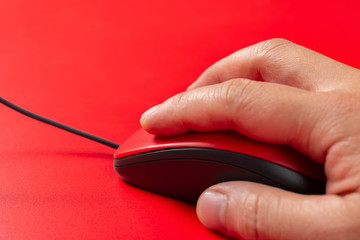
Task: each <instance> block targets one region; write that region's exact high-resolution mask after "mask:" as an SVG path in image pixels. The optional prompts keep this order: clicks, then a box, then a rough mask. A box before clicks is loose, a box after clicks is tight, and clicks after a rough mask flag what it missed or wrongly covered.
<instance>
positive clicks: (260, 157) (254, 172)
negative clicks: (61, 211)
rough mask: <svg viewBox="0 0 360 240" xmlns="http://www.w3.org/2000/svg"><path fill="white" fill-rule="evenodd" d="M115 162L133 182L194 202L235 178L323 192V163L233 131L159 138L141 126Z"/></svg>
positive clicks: (119, 169)
mask: <svg viewBox="0 0 360 240" xmlns="http://www.w3.org/2000/svg"><path fill="white" fill-rule="evenodd" d="M114 167H115V170H116V172H117V173H118V174H119V175H120V177H121V178H122V179H123V180H125V181H126V182H128V183H130V184H133V185H135V186H137V187H140V188H143V189H146V190H149V191H152V192H155V193H159V194H162V195H165V196H168V197H171V198H175V199H178V200H182V201H186V202H190V203H196V201H197V199H198V197H199V196H200V194H201V193H202V192H203V191H204V190H205V189H206V188H208V187H210V186H212V185H214V184H216V183H220V182H224V181H234V180H241V181H252V182H257V183H263V184H267V185H270V186H275V187H279V188H282V189H285V190H289V191H293V192H298V193H304V194H322V193H324V192H325V175H324V171H323V165H320V164H318V163H316V162H314V161H313V160H311V159H309V158H308V157H306V156H305V155H303V154H301V153H299V152H297V151H295V150H294V149H292V148H291V147H288V146H282V145H275V144H269V143H263V142H259V141H255V140H253V139H250V138H247V137H245V136H242V135H240V134H239V133H236V132H233V131H217V132H208V133H199V132H190V133H186V134H183V135H180V136H175V137H156V136H154V135H151V134H149V133H147V132H146V131H145V130H143V129H140V130H139V131H137V132H136V133H135V134H134V135H132V136H131V137H130V138H129V139H128V140H127V141H125V142H124V143H123V144H122V145H121V146H120V147H119V148H118V149H117V150H116V151H115V154H114Z"/></svg>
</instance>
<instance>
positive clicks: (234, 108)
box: [141, 39, 360, 240]
mask: <svg viewBox="0 0 360 240" xmlns="http://www.w3.org/2000/svg"><path fill="white" fill-rule="evenodd" d="M359 90H360V70H358V69H355V68H352V67H349V66H347V65H344V64H342V63H339V62H336V61H334V60H332V59H330V58H328V57H325V56H323V55H321V54H319V53H316V52H314V51H311V50H309V49H306V48H304V47H301V46H299V45H296V44H294V43H292V42H290V41H287V40H284V39H271V40H268V41H264V42H260V43H258V44H255V45H253V46H250V47H247V48H244V49H241V50H239V51H237V52H235V53H233V54H232V55H230V56H228V57H226V58H224V59H222V60H220V61H219V62H217V63H215V64H214V65H212V66H211V67H209V68H208V69H207V70H206V71H205V72H204V73H203V74H202V75H201V76H200V77H199V78H198V79H197V81H195V82H194V83H193V84H192V85H191V86H190V87H189V88H188V89H187V91H186V92H183V93H180V94H178V95H176V96H174V97H172V98H170V99H168V100H167V101H165V102H164V103H162V104H160V105H158V106H155V107H153V108H151V109H149V110H148V111H147V112H145V113H144V114H143V116H142V119H141V124H142V126H143V128H144V129H145V130H147V131H149V132H150V133H153V134H156V135H165V136H170V135H177V134H182V133H185V132H188V131H191V130H193V131H215V130H223V129H233V130H236V131H238V132H239V133H241V134H244V135H247V136H249V137H252V138H254V139H257V140H261V141H265V142H271V143H278V144H287V145H290V146H292V147H294V148H295V149H297V150H298V151H300V152H303V153H304V154H306V155H308V156H309V157H311V158H312V159H313V160H314V161H317V162H319V163H322V164H324V169H325V174H326V177H327V182H326V194H325V195H320V196H319V195H310V196H309V195H301V194H297V193H292V192H288V191H284V190H281V189H278V188H274V187H269V186H265V185H261V184H257V183H251V182H241V181H238V182H225V183H220V184H217V185H215V186H212V187H210V188H208V189H207V190H206V191H205V192H204V193H203V194H202V195H201V196H200V198H199V200H198V203H197V214H198V217H199V219H200V221H201V222H202V223H203V224H204V225H205V226H206V227H208V228H210V229H212V230H215V231H218V232H220V233H221V234H224V235H226V236H229V237H232V238H237V239H277V240H282V239H289V240H290V239H292V240H293V239H306V240H311V239H328V240H329V239H347V240H351V239H359V238H360V194H359V192H360V147H359V146H360V91H359Z"/></svg>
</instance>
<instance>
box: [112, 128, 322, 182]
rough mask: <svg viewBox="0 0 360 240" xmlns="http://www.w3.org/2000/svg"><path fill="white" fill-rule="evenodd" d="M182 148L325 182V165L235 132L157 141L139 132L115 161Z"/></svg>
mask: <svg viewBox="0 0 360 240" xmlns="http://www.w3.org/2000/svg"><path fill="white" fill-rule="evenodd" d="M182 147H198V148H211V149H221V150H227V151H232V152H237V153H242V154H246V155H250V156H254V157H257V158H260V159H264V160H267V161H269V162H272V163H275V164H278V165H280V166H283V167H286V168H289V169H291V170H294V171H296V172H299V173H302V174H304V175H307V176H309V177H312V178H315V179H318V180H324V179H325V177H324V172H323V166H322V165H320V164H318V163H316V162H314V161H313V160H311V159H309V158H308V157H307V156H305V155H303V154H301V153H299V152H297V151H296V150H294V149H292V148H291V147H288V146H283V145H276V144H269V143H264V142H259V141H256V140H253V139H250V138H248V137H245V136H243V135H240V134H239V133H237V132H234V131H215V132H204V133H200V132H189V133H186V134H183V135H179V136H173V137H157V136H154V135H152V134H150V133H148V132H146V131H145V130H143V129H140V130H138V131H137V132H135V134H133V135H132V136H131V137H130V138H128V139H127V140H126V141H125V142H124V143H123V144H122V145H121V146H120V147H119V148H118V149H117V150H116V151H115V153H114V158H115V159H118V158H123V157H125V156H131V155H136V154H141V153H144V152H149V151H154V150H159V149H170V148H182Z"/></svg>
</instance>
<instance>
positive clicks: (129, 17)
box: [0, 0, 360, 239]
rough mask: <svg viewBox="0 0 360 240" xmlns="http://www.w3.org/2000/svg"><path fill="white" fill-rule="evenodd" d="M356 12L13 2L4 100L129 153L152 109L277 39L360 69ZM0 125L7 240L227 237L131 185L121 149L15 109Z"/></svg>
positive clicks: (256, 4)
mask: <svg viewBox="0 0 360 240" xmlns="http://www.w3.org/2000/svg"><path fill="white" fill-rule="evenodd" d="M358 2H359V1H356V0H354V1H346V0H345V1H329V0H327V1H325V0H319V1H310V0H306V1H288V0H279V1H275V0H274V1H271V0H261V1H256V0H246V1H244V0H243V1H239V0H226V1H212V0H210V1H209V0H208V1H194V0H191V1H190V0H182V1H177V0H176V1H161V0H152V1H145V0H142V1H134V0H122V1H115V0H101V1H100V0H88V1H84V0H62V1H60V0H54V1H47V0H33V1H23V0H11V1H2V2H1V3H0V91H1V93H0V96H2V97H4V98H5V99H8V100H10V101H13V102H14V103H16V104H18V105H21V106H23V107H25V108H28V109H29V110H31V111H34V112H36V113H38V114H41V115H44V116H47V117H49V118H52V119H54V120H57V121H60V122H63V123H65V124H68V125H71V126H74V127H76V128H80V129H82V130H85V131H88V132H91V133H94V134H97V135H100V136H102V137H105V138H108V139H110V140H113V141H116V142H119V143H121V142H123V141H124V140H125V139H126V138H127V137H128V136H129V135H130V134H132V133H133V132H134V131H135V130H137V129H138V128H139V123H138V122H139V116H140V115H141V113H142V112H143V111H145V110H146V109H147V108H149V107H151V106H153V105H155V104H158V103H160V102H161V101H163V100H165V99H166V98H168V97H170V96H172V95H174V94H175V93H178V92H180V91H183V90H184V89H185V88H186V86H187V85H189V84H190V83H191V82H193V81H194V80H195V79H196V78H197V76H199V74H200V73H201V72H202V71H203V70H205V69H206V67H208V66H209V65H210V64H212V63H214V62H215V61H217V60H219V59H220V58H223V57H225V56H226V55H228V54H230V53H232V52H234V51H236V50H237V49H240V48H242V47H245V46H248V45H250V44H254V43H256V42H259V41H262V40H265V39H269V38H273V37H283V38H287V39H289V40H292V41H294V42H296V43H298V44H301V45H304V46H306V47H309V48H311V49H314V50H316V51H319V52H321V53H323V54H325V55H328V56H330V57H332V58H335V59H336V60H339V61H342V62H344V63H347V64H349V65H352V66H354V67H358V68H359V67H360V62H359V52H360V45H359V43H360V31H359V30H360V27H359V26H360V14H359V7H360V4H359V3H358ZM339 81H341V79H339ZM0 127H1V134H0V160H1V165H0V239H221V238H222V237H220V236H218V235H216V234H215V233H212V232H211V231H208V230H207V229H206V228H204V227H203V226H202V225H201V224H200V222H199V221H198V220H197V217H196V214H195V208H194V207H193V206H190V205H187V204H185V203H182V202H178V201H175V200H172V199H168V198H165V197H162V196H158V195H155V194H152V193H149V192H146V191H142V190H140V189H137V188H134V187H132V186H129V185H127V184H125V183H124V182H122V181H121V180H120V179H119V177H118V176H117V175H116V174H115V172H114V170H113V166H112V165H113V162H112V160H113V159H112V154H113V152H114V150H113V149H111V148H108V147H106V146H102V145H99V144H97V143H94V142H91V141H88V140H86V139H82V138H80V137H77V136H75V135H72V134H69V133H66V132H63V131H61V130H58V129H55V128H53V127H50V126H47V125H44V124H42V123H39V122H36V121H33V120H31V119H29V118H27V117H24V116H22V115H20V114H18V113H16V112H14V111H12V110H10V109H7V108H6V107H4V106H0Z"/></svg>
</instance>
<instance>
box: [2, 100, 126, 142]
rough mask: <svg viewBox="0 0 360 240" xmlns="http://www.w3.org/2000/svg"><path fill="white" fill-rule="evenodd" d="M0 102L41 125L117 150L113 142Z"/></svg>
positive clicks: (4, 101) (5, 101)
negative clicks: (50, 126)
mask: <svg viewBox="0 0 360 240" xmlns="http://www.w3.org/2000/svg"><path fill="white" fill-rule="evenodd" d="M0 102H1V103H2V104H4V105H5V106H7V107H9V108H12V109H14V110H15V111H17V112H19V113H22V114H24V115H26V116H28V117H30V118H33V119H36V120H38V121H41V122H43V123H46V124H49V125H52V126H54V127H57V128H60V129H63V130H65V131H68V132H71V133H74V134H76V135H79V136H82V137H85V138H87V139H90V140H93V141H95V142H98V143H101V144H104V145H106V146H109V147H112V148H115V149H117V148H118V147H119V146H120V145H119V144H117V143H115V142H111V141H109V140H107V139H104V138H101V137H98V136H95V135H93V134H90V133H87V132H84V131H81V130H78V129H75V128H72V127H69V126H67V125H65V124H62V123H59V122H55V121H53V120H51V119H48V118H45V117H42V116H40V115H37V114H35V113H32V112H30V111H28V110H25V109H23V108H21V107H19V106H17V105H15V104H13V103H11V102H9V101H7V100H5V99H4V98H2V97H0Z"/></svg>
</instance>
